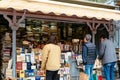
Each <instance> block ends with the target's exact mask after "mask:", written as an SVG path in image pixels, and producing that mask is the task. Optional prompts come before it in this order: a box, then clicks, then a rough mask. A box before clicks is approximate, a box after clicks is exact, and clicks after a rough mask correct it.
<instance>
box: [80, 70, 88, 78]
mask: <svg viewBox="0 0 120 80" xmlns="http://www.w3.org/2000/svg"><path fill="white" fill-rule="evenodd" d="M79 80H89V76H88V75H87V74H86V73H85V72H80V75H79Z"/></svg>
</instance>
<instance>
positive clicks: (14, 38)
mask: <svg viewBox="0 0 120 80" xmlns="http://www.w3.org/2000/svg"><path fill="white" fill-rule="evenodd" d="M12 62H13V65H12V69H13V70H12V77H13V78H15V77H16V29H12Z"/></svg>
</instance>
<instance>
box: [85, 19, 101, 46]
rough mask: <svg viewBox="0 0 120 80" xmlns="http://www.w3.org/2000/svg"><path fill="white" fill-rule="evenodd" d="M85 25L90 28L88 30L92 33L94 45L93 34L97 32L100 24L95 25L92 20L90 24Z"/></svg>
mask: <svg viewBox="0 0 120 80" xmlns="http://www.w3.org/2000/svg"><path fill="white" fill-rule="evenodd" d="M87 25H88V26H89V27H90V30H91V31H92V42H93V43H94V44H95V34H96V32H97V28H98V27H99V26H100V23H98V24H97V25H95V22H94V19H93V23H92V24H90V22H87Z"/></svg>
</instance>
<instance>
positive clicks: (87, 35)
mask: <svg viewBox="0 0 120 80" xmlns="http://www.w3.org/2000/svg"><path fill="white" fill-rule="evenodd" d="M90 40H91V35H90V34H86V35H85V37H84V42H90Z"/></svg>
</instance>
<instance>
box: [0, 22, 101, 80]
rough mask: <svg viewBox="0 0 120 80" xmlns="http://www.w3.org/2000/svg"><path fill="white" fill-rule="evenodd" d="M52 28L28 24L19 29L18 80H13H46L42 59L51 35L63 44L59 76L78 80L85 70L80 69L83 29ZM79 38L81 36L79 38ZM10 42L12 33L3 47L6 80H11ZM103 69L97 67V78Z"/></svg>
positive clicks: (66, 79) (43, 24)
mask: <svg viewBox="0 0 120 80" xmlns="http://www.w3.org/2000/svg"><path fill="white" fill-rule="evenodd" d="M41 23H42V24H41ZM49 24H50V26H49V25H48V24H47V22H44V21H43V22H39V20H28V21H27V22H26V26H25V27H22V28H19V30H18V32H17V35H16V37H17V38H16V40H17V41H16V44H17V45H16V78H15V79H13V80H45V73H44V71H42V70H41V69H40V68H41V62H42V60H41V56H42V48H43V47H44V45H45V44H46V43H45V42H46V41H47V39H48V36H49V35H50V34H56V35H58V39H59V41H60V42H59V43H58V45H59V46H60V48H61V51H62V54H61V68H60V70H59V72H58V74H60V80H79V77H80V76H79V74H80V69H81V68H83V67H82V66H81V64H82V36H83V34H82V31H83V30H82V28H81V27H80V28H79V31H80V33H79V31H76V30H77V29H78V28H76V29H74V28H72V27H69V26H70V25H68V28H65V27H64V26H63V27H61V25H60V26H59V25H57V23H49ZM58 24H61V23H58ZM63 25H64V23H63ZM58 26H59V27H58ZM72 29H73V30H72ZM67 31H68V32H67ZM62 32H63V33H64V34H62ZM78 33H79V34H78ZM73 35H74V36H73ZM79 35H81V36H80V37H79V38H77V36H79ZM61 38H63V39H61ZM65 38H67V39H65ZM11 42H12V41H11V33H8V32H6V34H5V37H4V38H3V47H2V54H3V60H4V61H3V63H2V64H3V66H2V73H3V74H4V79H7V80H10V79H12V59H11V50H12V49H11V48H12V47H11V45H12V43H11ZM100 65H101V64H99V62H96V64H95V73H96V74H97V75H101V73H100V72H99V71H98V70H97V68H98V67H100Z"/></svg>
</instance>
